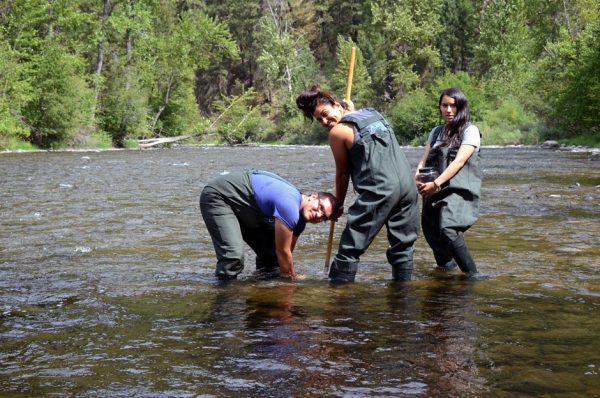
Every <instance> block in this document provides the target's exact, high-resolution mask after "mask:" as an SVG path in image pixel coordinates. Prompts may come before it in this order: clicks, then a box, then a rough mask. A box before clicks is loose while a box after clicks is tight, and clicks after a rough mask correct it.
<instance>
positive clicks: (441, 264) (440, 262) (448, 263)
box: [433, 251, 456, 271]
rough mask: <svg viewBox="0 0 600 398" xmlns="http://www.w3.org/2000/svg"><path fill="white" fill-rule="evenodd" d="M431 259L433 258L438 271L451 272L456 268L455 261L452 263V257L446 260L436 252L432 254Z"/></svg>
mask: <svg viewBox="0 0 600 398" xmlns="http://www.w3.org/2000/svg"><path fill="white" fill-rule="evenodd" d="M433 257H435V262H436V264H437V269H438V270H439V271H452V270H453V269H454V268H456V261H454V259H453V258H452V257H450V258H449V259H448V257H446V256H444V255H442V253H440V252H437V251H434V252H433Z"/></svg>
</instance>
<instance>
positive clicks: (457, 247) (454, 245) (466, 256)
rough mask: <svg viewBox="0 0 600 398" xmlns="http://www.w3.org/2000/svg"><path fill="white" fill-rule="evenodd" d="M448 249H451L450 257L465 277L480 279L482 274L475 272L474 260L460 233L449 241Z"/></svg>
mask: <svg viewBox="0 0 600 398" xmlns="http://www.w3.org/2000/svg"><path fill="white" fill-rule="evenodd" d="M450 250H451V251H452V257H454V261H456V264H457V265H458V267H459V268H460V270H461V271H462V272H464V273H465V274H467V277H468V278H469V279H471V280H477V279H481V278H482V277H483V275H481V274H480V273H479V272H477V267H476V266H475V261H473V257H471V253H469V249H468V248H467V243H466V242H465V238H464V236H463V235H462V234H460V235H458V238H456V239H454V240H453V241H452V242H451V243H450Z"/></svg>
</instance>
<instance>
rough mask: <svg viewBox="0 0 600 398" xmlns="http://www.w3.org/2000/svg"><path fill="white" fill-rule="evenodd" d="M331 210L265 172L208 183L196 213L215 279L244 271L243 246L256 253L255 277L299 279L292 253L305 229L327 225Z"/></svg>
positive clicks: (316, 195)
mask: <svg viewBox="0 0 600 398" xmlns="http://www.w3.org/2000/svg"><path fill="white" fill-rule="evenodd" d="M335 208H336V201H335V197H334V196H333V195H331V194H330V193H327V192H313V193H311V194H310V195H303V194H302V193H301V192H300V191H299V190H298V188H296V187H295V186H294V185H292V184H291V183H290V182H288V181H286V180H285V179H283V178H281V177H280V176H278V175H276V174H273V173H270V172H268V171H259V170H243V171H238V172H233V173H228V174H224V175H221V176H219V177H217V178H215V179H213V180H212V181H210V182H208V183H207V184H206V186H205V187H204V189H203V190H202V193H201V195H200V210H201V213H202V218H203V219H204V223H205V224H206V227H207V229H208V232H209V233H210V237H211V239H212V242H213V246H214V249H215V253H216V256H217V268H216V272H215V274H216V276H217V277H218V278H219V279H223V280H226V279H235V278H236V277H237V275H238V274H239V273H240V272H242V270H243V268H244V242H245V243H247V244H248V245H249V246H250V247H251V248H252V250H253V251H254V252H255V253H256V269H257V270H258V271H268V272H272V271H277V270H279V276H281V277H284V278H290V279H293V280H295V279H303V278H304V276H303V275H297V274H296V272H295V270H294V259H293V255H292V252H293V251H294V248H295V246H296V242H297V240H298V237H299V236H300V234H301V233H302V232H303V231H304V228H305V226H306V223H307V222H309V223H319V222H322V221H325V220H327V219H329V218H330V217H331V215H332V213H333V209H335Z"/></svg>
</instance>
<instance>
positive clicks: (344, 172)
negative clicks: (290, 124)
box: [296, 86, 419, 282]
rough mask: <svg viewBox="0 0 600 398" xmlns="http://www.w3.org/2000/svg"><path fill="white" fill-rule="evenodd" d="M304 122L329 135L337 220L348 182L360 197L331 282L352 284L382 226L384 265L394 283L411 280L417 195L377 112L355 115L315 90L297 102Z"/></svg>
mask: <svg viewBox="0 0 600 398" xmlns="http://www.w3.org/2000/svg"><path fill="white" fill-rule="evenodd" d="M296 105H297V106H298V108H299V109H300V110H301V111H302V113H303V114H304V116H305V117H306V118H308V119H311V120H312V119H316V120H317V121H318V122H319V123H320V124H321V125H323V127H325V128H326V129H328V130H329V144H330V147H331V151H332V152H333V157H334V159H335V197H336V199H337V201H338V206H339V207H338V209H337V211H336V214H335V215H334V218H338V217H340V215H341V214H342V211H343V208H342V206H343V204H344V200H345V198H346V191H347V190H348V184H349V179H350V178H352V184H353V186H354V190H355V191H356V192H357V194H358V197H357V198H356V201H355V202H354V203H353V204H352V205H351V206H350V207H349V208H348V221H347V224H346V227H345V229H344V231H343V232H342V236H341V238H340V244H339V248H338V252H337V254H336V255H335V257H334V259H333V262H332V264H331V267H330V270H329V278H330V280H331V281H332V282H353V281H354V278H355V275H356V271H357V270H358V263H359V258H360V256H361V255H362V254H363V253H364V252H365V251H366V250H367V248H368V247H369V245H370V244H371V242H373V239H374V238H375V236H376V235H377V233H378V232H379V231H380V230H381V228H382V227H383V226H384V225H385V226H386V227H387V238H388V241H389V244H390V247H389V248H388V249H387V253H386V254H387V260H388V262H389V263H390V264H391V265H392V277H393V279H394V280H410V278H411V274H412V270H413V251H414V242H415V241H416V240H417V237H418V233H419V208H418V197H419V195H418V194H417V189H416V187H415V183H414V180H413V174H412V171H411V169H410V165H409V163H408V161H407V159H406V156H405V155H404V153H403V152H402V150H401V149H400V146H399V145H398V141H397V140H396V136H395V135H394V131H393V130H392V128H391V127H390V125H389V123H388V122H387V120H386V119H385V118H384V117H383V116H382V115H381V114H380V113H379V112H377V111H376V110H375V109H372V108H364V109H360V110H357V111H354V110H353V105H352V104H349V103H347V102H346V101H342V100H340V99H339V98H338V97H337V96H336V95H335V94H333V93H332V92H330V91H322V90H321V89H320V88H319V86H313V87H312V88H311V89H310V90H307V91H304V92H303V93H302V94H300V95H299V96H298V97H297V98H296Z"/></svg>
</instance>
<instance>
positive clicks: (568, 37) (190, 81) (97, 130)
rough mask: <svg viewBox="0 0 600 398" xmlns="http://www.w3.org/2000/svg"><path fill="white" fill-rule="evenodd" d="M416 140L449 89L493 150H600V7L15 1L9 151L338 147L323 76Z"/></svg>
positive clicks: (588, 0) (590, 3) (4, 23)
mask: <svg viewBox="0 0 600 398" xmlns="http://www.w3.org/2000/svg"><path fill="white" fill-rule="evenodd" d="M353 46H354V47H356V48H357V56H356V65H355V67H354V79H353V82H354V84H353V87H352V100H353V101H354V103H355V105H356V106H357V107H362V106H370V107H375V108H377V109H379V110H381V111H382V112H383V113H385V114H386V115H387V116H388V118H389V120H390V122H391V123H392V124H393V127H394V130H395V132H396V134H397V136H398V138H399V140H400V142H401V143H403V144H413V145H418V144H422V143H423V142H424V139H425V136H426V134H427V133H428V131H429V130H430V129H431V128H432V127H433V126H434V125H435V124H437V123H439V122H440V119H439V114H438V112H437V107H436V105H437V99H438V96H439V93H440V91H441V90H442V89H443V88H445V87H449V86H454V87H458V88H460V89H462V90H463V91H464V92H465V93H466V95H467V97H468V98H469V101H470V103H471V111H472V112H471V113H472V118H473V120H474V122H475V123H476V124H477V125H478V126H479V127H480V129H481V131H482V133H483V142H484V144H513V143H515V144H516V143H523V144H533V143H537V142H540V141H541V140H545V139H550V138H552V139H559V140H564V142H569V143H579V144H583V145H595V146H599V145H600V132H599V130H598V129H599V127H600V2H599V0H285V1H284V0H0V84H1V85H0V149H29V148H65V147H112V146H114V147H132V146H136V145H137V143H138V140H139V139H143V138H151V137H170V136H179V135H191V136H192V142H213V143H217V142H218V143H229V144H236V143H249V142H282V143H323V142H326V132H325V131H324V129H322V128H321V127H320V126H318V125H317V123H310V122H307V121H306V120H305V119H304V118H303V117H302V116H301V114H300V112H298V110H297V109H296V107H295V98H296V96H297V95H298V94H299V93H300V92H301V91H302V90H303V89H305V88H307V87H310V86H311V85H312V84H314V83H317V84H319V85H321V87H323V88H327V89H332V90H334V91H335V92H337V93H338V94H339V95H340V96H343V94H344V92H345V86H346V75H347V71H348V59H349V56H348V54H349V52H350V48H351V47H353Z"/></svg>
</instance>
